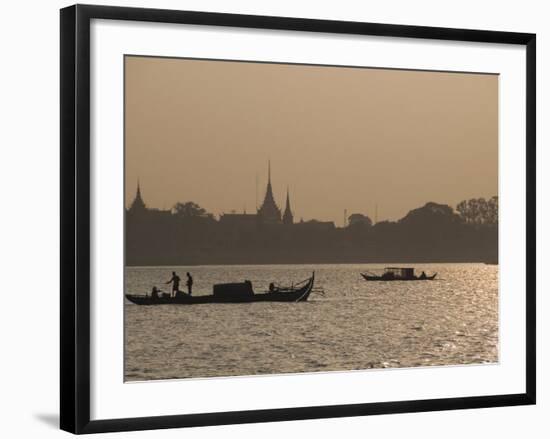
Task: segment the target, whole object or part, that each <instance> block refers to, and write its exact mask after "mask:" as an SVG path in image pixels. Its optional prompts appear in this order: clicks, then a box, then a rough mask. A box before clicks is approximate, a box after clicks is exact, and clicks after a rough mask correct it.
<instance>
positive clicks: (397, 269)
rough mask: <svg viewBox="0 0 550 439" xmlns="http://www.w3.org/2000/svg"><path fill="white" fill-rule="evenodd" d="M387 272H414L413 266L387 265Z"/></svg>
mask: <svg viewBox="0 0 550 439" xmlns="http://www.w3.org/2000/svg"><path fill="white" fill-rule="evenodd" d="M385 271H386V273H402V274H414V268H413V267H386V268H385Z"/></svg>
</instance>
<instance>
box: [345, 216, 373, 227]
mask: <svg viewBox="0 0 550 439" xmlns="http://www.w3.org/2000/svg"><path fill="white" fill-rule="evenodd" d="M370 226H372V220H371V219H370V218H369V217H368V216H367V215H363V214H362V213H352V214H351V215H350V216H349V217H348V227H362V228H368V227H370Z"/></svg>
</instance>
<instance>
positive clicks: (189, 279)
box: [186, 272, 193, 295]
mask: <svg viewBox="0 0 550 439" xmlns="http://www.w3.org/2000/svg"><path fill="white" fill-rule="evenodd" d="M186 285H187V292H188V293H189V295H191V292H192V290H193V277H192V276H191V274H190V273H189V272H187V284H186Z"/></svg>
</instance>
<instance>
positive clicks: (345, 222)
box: [344, 209, 348, 227]
mask: <svg viewBox="0 0 550 439" xmlns="http://www.w3.org/2000/svg"><path fill="white" fill-rule="evenodd" d="M347 221H348V209H344V227H346V225H347Z"/></svg>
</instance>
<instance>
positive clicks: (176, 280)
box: [166, 271, 180, 297]
mask: <svg viewBox="0 0 550 439" xmlns="http://www.w3.org/2000/svg"><path fill="white" fill-rule="evenodd" d="M169 283H172V293H173V294H174V297H175V296H176V294H177V292H178V291H179V290H180V277H179V276H178V275H177V274H176V272H175V271H172V278H171V279H170V280H169V281H168V282H166V284H169ZM172 293H170V297H172Z"/></svg>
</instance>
